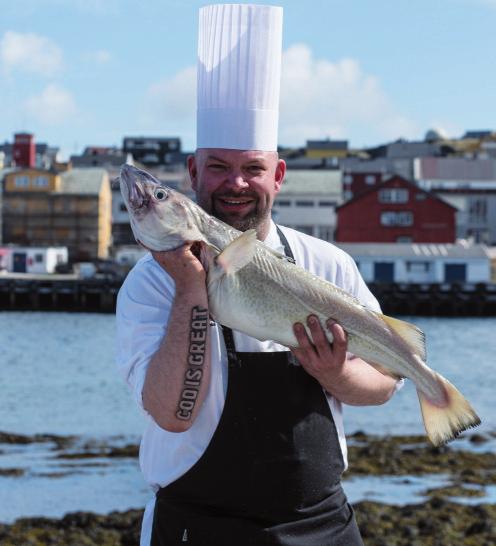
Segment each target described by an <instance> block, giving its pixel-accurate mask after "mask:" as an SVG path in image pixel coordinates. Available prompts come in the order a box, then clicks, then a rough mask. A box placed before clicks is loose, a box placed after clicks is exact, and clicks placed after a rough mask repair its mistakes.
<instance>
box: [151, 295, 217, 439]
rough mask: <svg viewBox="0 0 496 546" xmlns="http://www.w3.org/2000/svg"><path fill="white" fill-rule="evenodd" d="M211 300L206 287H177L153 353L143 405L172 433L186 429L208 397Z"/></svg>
mask: <svg viewBox="0 0 496 546" xmlns="http://www.w3.org/2000/svg"><path fill="white" fill-rule="evenodd" d="M209 328H210V326H209V318H208V300H207V294H206V291H205V290H204V289H198V290H191V289H188V290H182V289H177V288H176V296H175V299H174V303H173V306H172V309H171V314H170V318H169V323H168V327H167V332H166V334H165V336H164V339H163V340H162V343H161V344H160V347H159V349H158V350H157V352H156V353H155V355H154V356H153V358H152V359H151V361H150V364H149V366H148V370H147V373H146V378H145V384H144V387H143V405H144V407H145V409H146V410H147V411H148V412H149V413H150V414H151V415H152V417H153V418H154V420H155V421H156V423H157V424H158V425H159V426H160V427H162V428H164V429H165V430H168V431H171V432H183V431H185V430H187V429H188V428H189V427H190V426H191V425H192V423H193V421H194V419H195V418H196V416H197V414H198V411H199V410H200V407H201V405H202V403H203V400H204V399H205V396H206V393H207V389H208V384H209V380H210V343H209V337H210V336H209Z"/></svg>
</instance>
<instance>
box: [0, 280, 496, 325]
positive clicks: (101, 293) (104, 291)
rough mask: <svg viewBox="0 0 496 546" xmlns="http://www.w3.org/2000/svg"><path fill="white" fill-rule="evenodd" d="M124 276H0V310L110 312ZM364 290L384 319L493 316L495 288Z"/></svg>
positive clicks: (392, 286) (432, 286)
mask: <svg viewBox="0 0 496 546" xmlns="http://www.w3.org/2000/svg"><path fill="white" fill-rule="evenodd" d="M123 280H124V279H123V278H115V277H111V276H105V275H101V276H99V277H94V278H89V279H82V278H79V277H78V276H77V275H29V274H25V273H24V274H8V275H0V311H75V312H97V313H114V312H115V306H116V301H117V293H118V292H119V288H120V287H121V284H122V282H123ZM369 288H370V290H371V291H372V293H373V294H374V295H375V296H376V298H377V299H378V300H379V302H380V304H381V307H382V310H383V312H384V313H385V314H388V315H393V316H394V315H419V316H438V317H460V316H474V317H489V316H496V284H483V283H480V284H468V283H464V284H463V283H462V284H457V283H455V284H397V283H391V284H384V283H380V284H379V283H371V284H369Z"/></svg>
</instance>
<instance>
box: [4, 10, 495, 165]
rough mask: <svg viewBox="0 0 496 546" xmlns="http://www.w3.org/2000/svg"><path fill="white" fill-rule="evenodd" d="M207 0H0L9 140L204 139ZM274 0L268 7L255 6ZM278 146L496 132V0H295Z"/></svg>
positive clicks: (80, 144) (287, 23)
mask: <svg viewBox="0 0 496 546" xmlns="http://www.w3.org/2000/svg"><path fill="white" fill-rule="evenodd" d="M207 3H208V2H200V1H197V0H181V1H179V0H141V1H137V0H135V1H131V0H15V2H13V1H11V0H0V105H1V117H0V142H3V141H5V140H8V141H11V140H12V135H13V133H14V132H17V131H30V132H33V133H35V135H36V140H37V141H38V142H47V143H49V144H51V145H56V146H59V147H60V148H61V150H62V152H63V154H64V155H65V156H67V155H69V154H71V153H76V152H80V151H82V149H83V148H84V147H85V146H86V145H116V146H119V145H121V143H122V137H123V136H124V135H129V136H131V135H161V136H179V137H181V139H182V141H183V148H184V149H186V150H190V149H193V148H194V146H195V63H196V38H197V24H198V23H197V22H198V8H199V7H201V6H203V5H206V4H207ZM254 3H268V2H254ZM273 3H274V4H275V5H280V6H283V8H284V44H283V47H284V53H283V75H282V92H281V115H280V129H279V135H280V136H279V142H280V143H281V144H282V145H288V146H289V145H295V146H302V145H304V143H305V141H306V140H307V139H317V138H326V137H330V138H346V139H348V140H349V141H350V145H351V146H352V147H360V146H364V145H374V144H379V143H382V142H387V141H391V140H395V139H396V138H399V137H404V138H408V139H417V138H423V135H424V134H425V131H426V130H427V129H428V128H431V127H435V128H442V129H444V130H445V132H446V133H447V134H448V136H453V137H457V136H461V135H462V134H463V132H464V131H465V130H466V129H496V54H495V51H494V37H495V29H496V0H429V1H427V0H416V1H415V2H412V1H404V0H396V1H394V0H375V1H371V0H339V1H338V0H335V1H333V0H326V1H324V0H308V1H306V2H304V1H303V0H287V1H282V2H273Z"/></svg>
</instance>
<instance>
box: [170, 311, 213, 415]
mask: <svg viewBox="0 0 496 546" xmlns="http://www.w3.org/2000/svg"><path fill="white" fill-rule="evenodd" d="M207 328H208V309H205V308H202V307H198V306H195V307H193V309H192V310H191V330H190V335H189V351H188V365H189V367H188V369H187V370H186V373H185V374H184V383H183V390H182V392H181V398H180V399H179V405H178V408H177V412H176V417H177V418H178V419H181V420H183V421H189V420H190V419H191V416H192V414H193V409H194V407H195V404H196V400H197V398H198V393H199V392H200V385H201V381H202V378H203V365H204V363H205V349H206V345H207Z"/></svg>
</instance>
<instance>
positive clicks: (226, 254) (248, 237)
mask: <svg viewBox="0 0 496 546" xmlns="http://www.w3.org/2000/svg"><path fill="white" fill-rule="evenodd" d="M256 251H257V232H256V231H255V230H254V229H249V230H248V231H245V232H244V233H243V234H242V235H240V236H239V237H238V238H237V239H234V241H232V242H231V243H229V244H228V245H227V246H226V248H224V250H223V251H222V252H221V253H220V254H219V255H218V256H217V258H216V259H215V263H216V264H217V265H218V266H219V267H221V268H222V269H223V270H224V273H225V274H226V275H231V274H233V273H236V272H237V271H239V270H240V269H241V268H243V267H245V265H247V264H248V263H250V262H251V261H252V260H253V257H254V256H255V252H256Z"/></svg>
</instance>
